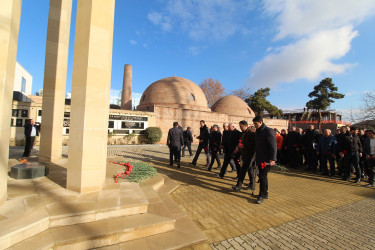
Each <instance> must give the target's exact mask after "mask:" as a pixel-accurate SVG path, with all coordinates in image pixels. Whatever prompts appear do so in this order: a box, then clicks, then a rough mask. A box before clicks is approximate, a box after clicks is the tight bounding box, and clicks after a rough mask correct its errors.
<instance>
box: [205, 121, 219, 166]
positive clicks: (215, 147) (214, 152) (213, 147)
mask: <svg viewBox="0 0 375 250" xmlns="http://www.w3.org/2000/svg"><path fill="white" fill-rule="evenodd" d="M220 146H221V133H220V132H219V126H218V125H216V124H215V125H213V126H212V131H211V134H210V151H211V164H210V166H209V167H208V168H207V170H208V171H211V169H212V166H213V165H214V163H215V160H216V162H217V168H221V162H220V158H219V150H220Z"/></svg>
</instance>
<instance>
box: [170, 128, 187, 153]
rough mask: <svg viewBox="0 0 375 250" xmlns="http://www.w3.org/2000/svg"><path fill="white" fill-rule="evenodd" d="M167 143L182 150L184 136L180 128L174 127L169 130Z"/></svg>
mask: <svg viewBox="0 0 375 250" xmlns="http://www.w3.org/2000/svg"><path fill="white" fill-rule="evenodd" d="M167 145H168V147H170V148H171V147H177V148H178V150H181V146H182V145H184V138H183V135H182V130H181V129H180V128H178V127H173V128H171V129H170V130H169V131H168V138H167Z"/></svg>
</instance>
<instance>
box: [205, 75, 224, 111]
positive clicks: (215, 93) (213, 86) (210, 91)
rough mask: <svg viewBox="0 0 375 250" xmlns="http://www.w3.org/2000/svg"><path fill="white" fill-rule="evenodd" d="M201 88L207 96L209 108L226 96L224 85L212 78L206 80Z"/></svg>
mask: <svg viewBox="0 0 375 250" xmlns="http://www.w3.org/2000/svg"><path fill="white" fill-rule="evenodd" d="M199 87H201V89H202V90H203V93H204V94H205V95H206V98H207V104H208V106H209V107H211V106H212V105H213V104H214V103H215V102H216V101H217V100H219V99H220V98H221V97H223V96H224V94H225V88H224V87H223V85H222V84H221V83H220V82H219V81H218V80H214V79H212V78H209V79H204V80H203V81H202V82H201V84H200V85H199Z"/></svg>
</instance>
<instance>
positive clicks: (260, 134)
mask: <svg viewBox="0 0 375 250" xmlns="http://www.w3.org/2000/svg"><path fill="white" fill-rule="evenodd" d="M255 153H256V156H255V157H256V162H257V164H260V163H263V162H266V163H268V162H270V161H276V155H277V144H276V135H275V131H274V130H273V129H272V128H269V127H267V126H266V125H265V124H264V123H263V124H262V126H260V128H258V129H257V130H256V132H255Z"/></svg>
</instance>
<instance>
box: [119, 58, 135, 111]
mask: <svg viewBox="0 0 375 250" xmlns="http://www.w3.org/2000/svg"><path fill="white" fill-rule="evenodd" d="M132 74H133V69H132V66H131V65H129V64H125V67H124V80H123V82H122V95H121V109H126V110H132V78H133V76H132Z"/></svg>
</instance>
